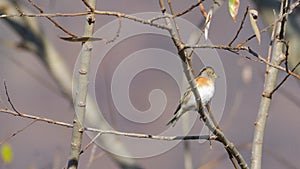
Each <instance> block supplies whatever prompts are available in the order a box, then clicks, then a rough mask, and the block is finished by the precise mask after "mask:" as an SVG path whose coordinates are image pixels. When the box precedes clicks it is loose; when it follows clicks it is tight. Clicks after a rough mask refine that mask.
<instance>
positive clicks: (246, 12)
mask: <svg viewBox="0 0 300 169" xmlns="http://www.w3.org/2000/svg"><path fill="white" fill-rule="evenodd" d="M248 10H249V6H247V7H246V11H245V13H244V17H243V19H242V22H241V25H240V27H239V29H238V31H237V32H236V34H235V36H234V38H233V39H232V40H231V41H230V42H229V44H228V46H231V45H232V43H233V42H234V41H235V40H236V39H237V37H238V36H239V34H240V32H241V30H242V29H243V25H244V23H245V20H246V17H247V14H248Z"/></svg>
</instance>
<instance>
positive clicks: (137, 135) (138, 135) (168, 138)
mask: <svg viewBox="0 0 300 169" xmlns="http://www.w3.org/2000/svg"><path fill="white" fill-rule="evenodd" d="M0 113H6V114H10V115H13V116H18V117H22V118H27V119H33V120H34V121H41V122H46V123H49V124H54V125H58V126H62V127H67V128H73V127H74V125H73V124H69V123H65V122H61V121H57V120H53V119H49V118H44V117H38V116H33V115H29V114H25V113H20V114H18V113H17V112H15V111H12V110H8V109H0ZM84 131H87V132H93V133H100V134H101V135H104V134H112V135H117V136H124V137H133V138H145V139H153V140H164V141H175V140H199V139H202V140H215V139H216V136H213V135H212V136H210V135H202V136H199V135H197V136H158V135H151V134H141V133H128V132H121V131H115V130H101V129H96V128H90V127H85V128H84Z"/></svg>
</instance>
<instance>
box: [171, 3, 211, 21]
mask: <svg viewBox="0 0 300 169" xmlns="http://www.w3.org/2000/svg"><path fill="white" fill-rule="evenodd" d="M204 1H205V0H198V2H197V3H195V4H193V5H191V6H190V7H189V8H188V9H186V10H184V11H182V12H180V13H178V14H176V15H174V17H175V18H176V17H180V16H182V15H184V14H186V13H188V12H190V11H192V10H193V9H194V8H196V7H197V6H199V5H200V4H201V3H202V2H204Z"/></svg>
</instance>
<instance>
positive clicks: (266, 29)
mask: <svg viewBox="0 0 300 169" xmlns="http://www.w3.org/2000/svg"><path fill="white" fill-rule="evenodd" d="M299 4H300V0H298V1H296V2H294V3H292V4H291V5H290V7H289V8H288V11H287V13H285V14H283V15H282V16H281V17H279V18H277V19H275V20H274V22H273V23H272V24H270V25H268V26H266V27H265V28H264V29H262V30H260V33H263V32H266V31H268V30H269V29H270V28H271V27H273V26H274V25H276V23H277V22H279V21H281V20H282V19H283V18H284V17H286V16H288V15H290V14H291V13H292V12H293V11H294V9H295V8H296V7H298V6H299ZM255 37H256V35H252V36H250V37H249V38H247V39H246V40H244V41H243V42H241V43H239V44H238V45H237V46H243V45H244V44H245V43H247V42H249V41H250V40H251V39H253V38H255Z"/></svg>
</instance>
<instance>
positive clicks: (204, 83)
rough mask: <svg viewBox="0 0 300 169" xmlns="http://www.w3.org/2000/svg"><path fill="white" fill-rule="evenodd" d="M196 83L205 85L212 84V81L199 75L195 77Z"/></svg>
mask: <svg viewBox="0 0 300 169" xmlns="http://www.w3.org/2000/svg"><path fill="white" fill-rule="evenodd" d="M196 82H197V85H200V86H202V85H205V86H209V85H212V81H211V80H210V79H208V78H204V77H199V78H197V79H196Z"/></svg>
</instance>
